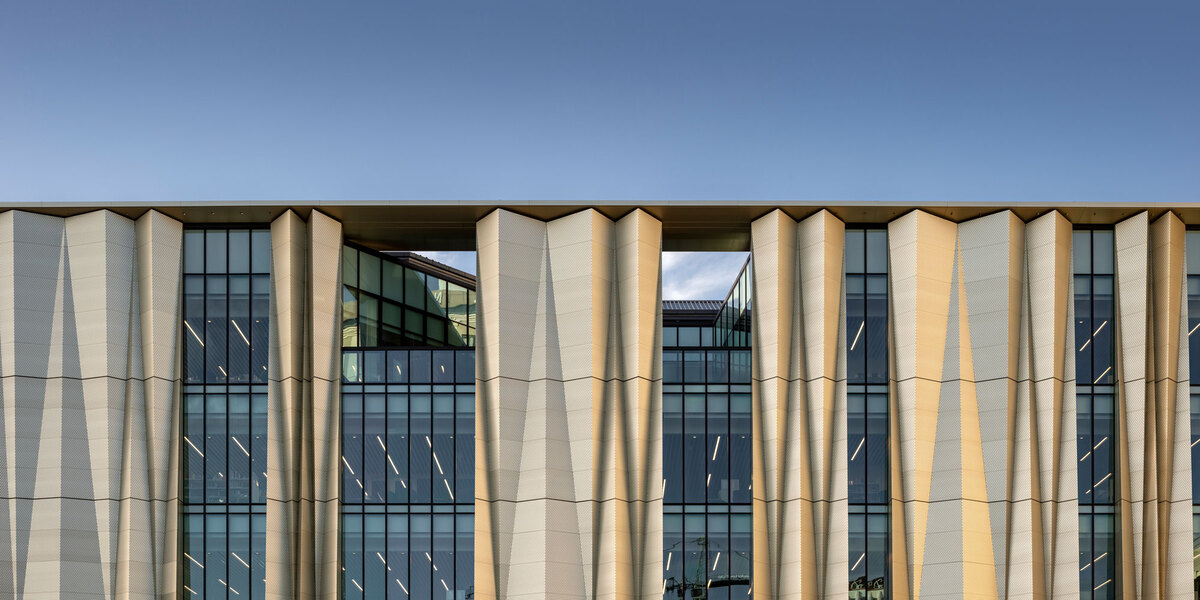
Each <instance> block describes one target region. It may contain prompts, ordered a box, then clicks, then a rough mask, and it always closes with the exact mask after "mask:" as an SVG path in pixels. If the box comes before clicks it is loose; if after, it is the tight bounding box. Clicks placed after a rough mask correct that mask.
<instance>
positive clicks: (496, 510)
mask: <svg viewBox="0 0 1200 600" xmlns="http://www.w3.org/2000/svg"><path fill="white" fill-rule="evenodd" d="M477 231H478V234H477V235H478V257H479V276H478V305H477V308H476V313H477V315H478V316H477V319H478V332H479V333H478V338H477V344H476V347H477V360H476V378H477V384H476V397H477V402H476V406H477V409H476V410H477V414H476V461H475V465H476V471H475V473H476V475H475V476H476V484H475V489H476V500H475V519H476V521H475V522H476V526H475V529H476V531H475V557H476V558H475V598H476V599H477V600H493V599H504V600H510V599H512V600H516V599H524V598H529V599H538V600H542V599H546V598H556V599H559V598H562V599H588V600H592V599H602V598H618V599H649V598H660V597H661V595H662V485H663V483H662V431H661V429H662V374H661V371H662V343H661V339H660V338H661V333H660V332H661V329H662V328H661V322H662V292H661V287H662V286H661V250H662V243H661V239H662V225H661V223H659V222H658V221H657V220H656V219H654V218H652V217H650V216H649V215H648V214H646V213H645V212H642V211H640V210H635V211H633V212H632V213H630V214H628V215H626V216H625V217H623V218H621V219H620V220H618V221H616V222H613V221H611V220H609V219H608V218H606V217H605V216H603V215H601V214H600V213H598V212H596V211H595V210H591V209H588V210H584V211H581V212H578V213H575V214H573V215H570V216H566V217H562V218H559V219H555V220H553V221H550V222H543V221H539V220H536V219H531V218H527V217H524V216H521V215H518V214H515V213H512V212H509V211H505V210H496V211H494V212H492V213H491V214H489V215H488V216H486V217H484V218H483V219H482V220H481V221H480V222H479V224H478V226H477Z"/></svg>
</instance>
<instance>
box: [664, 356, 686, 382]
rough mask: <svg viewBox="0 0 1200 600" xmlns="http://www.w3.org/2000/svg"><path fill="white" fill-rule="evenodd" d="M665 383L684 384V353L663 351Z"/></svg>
mask: <svg viewBox="0 0 1200 600" xmlns="http://www.w3.org/2000/svg"><path fill="white" fill-rule="evenodd" d="M663 383H683V353H682V352H679V351H673V352H668V351H665V350H664V351H663Z"/></svg>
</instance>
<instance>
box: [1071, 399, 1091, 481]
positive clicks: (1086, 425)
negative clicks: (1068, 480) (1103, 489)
mask: <svg viewBox="0 0 1200 600" xmlns="http://www.w3.org/2000/svg"><path fill="white" fill-rule="evenodd" d="M1075 405H1076V409H1075V435H1076V439H1077V440H1078V441H1077V443H1076V449H1075V455H1076V456H1078V457H1079V465H1078V466H1077V467H1076V468H1077V470H1078V473H1079V503H1080V504H1091V503H1092V482H1094V481H1095V479H1093V478H1092V476H1093V471H1094V469H1093V465H1094V464H1095V460H1093V459H1094V454H1093V453H1092V412H1091V411H1092V401H1091V397H1090V396H1086V395H1083V394H1080V395H1079V396H1078V397H1077V398H1076V400H1075Z"/></svg>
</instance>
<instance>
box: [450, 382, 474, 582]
mask: <svg viewBox="0 0 1200 600" xmlns="http://www.w3.org/2000/svg"><path fill="white" fill-rule="evenodd" d="M455 403H456V404H457V405H458V406H457V407H456V408H457V414H456V415H455V420H454V471H455V478H456V480H455V483H454V494H455V498H454V501H455V502H457V503H459V504H474V503H475V397H474V396H473V395H471V394H459V395H458V396H457V397H456V398H455ZM461 575H462V573H461V572H460V573H459V576H460V577H461Z"/></svg>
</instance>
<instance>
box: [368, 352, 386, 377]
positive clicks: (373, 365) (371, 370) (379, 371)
mask: <svg viewBox="0 0 1200 600" xmlns="http://www.w3.org/2000/svg"><path fill="white" fill-rule="evenodd" d="M362 357H363V364H362V379H363V383H386V382H387V353H386V352H381V351H378V350H377V351H374V352H363V353H362Z"/></svg>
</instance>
